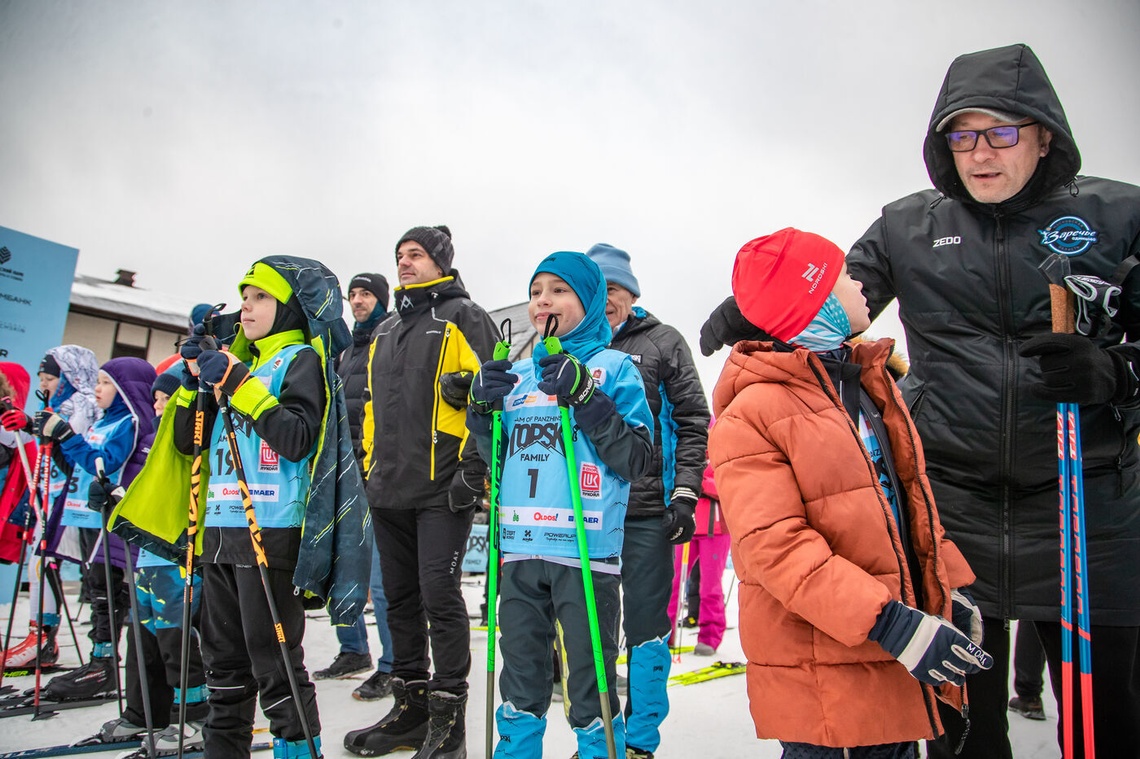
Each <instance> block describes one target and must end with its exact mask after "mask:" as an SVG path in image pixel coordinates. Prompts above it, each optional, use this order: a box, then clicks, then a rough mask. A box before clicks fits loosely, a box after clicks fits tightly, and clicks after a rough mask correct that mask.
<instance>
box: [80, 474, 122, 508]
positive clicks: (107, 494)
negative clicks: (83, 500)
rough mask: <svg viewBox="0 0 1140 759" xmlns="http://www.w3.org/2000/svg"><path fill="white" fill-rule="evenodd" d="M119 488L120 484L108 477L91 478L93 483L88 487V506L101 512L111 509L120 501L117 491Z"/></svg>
mask: <svg viewBox="0 0 1140 759" xmlns="http://www.w3.org/2000/svg"><path fill="white" fill-rule="evenodd" d="M117 488H118V485H116V484H115V483H113V482H111V481H110V480H109V479H107V478H106V477H96V478H95V479H93V480H91V485H90V486H89V487H88V488H87V508H89V509H91V510H92V511H98V512H100V513H106V512H108V511H110V510H111V509H112V508H114V506H115V504H116V503H118V502H119V499H118V498H117V497H116V493H115V491H116V489H117Z"/></svg>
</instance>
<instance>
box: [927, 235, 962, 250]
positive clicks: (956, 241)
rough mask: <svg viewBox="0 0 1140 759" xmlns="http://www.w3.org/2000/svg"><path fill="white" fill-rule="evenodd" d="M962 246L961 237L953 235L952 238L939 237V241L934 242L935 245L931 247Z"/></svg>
mask: <svg viewBox="0 0 1140 759" xmlns="http://www.w3.org/2000/svg"><path fill="white" fill-rule="evenodd" d="M961 244H962V238H961V237H959V236H958V235H951V236H950V237H939V238H938V239H937V240H935V241H934V244H933V245H931V246H930V247H931V248H941V247H942V246H943V245H961Z"/></svg>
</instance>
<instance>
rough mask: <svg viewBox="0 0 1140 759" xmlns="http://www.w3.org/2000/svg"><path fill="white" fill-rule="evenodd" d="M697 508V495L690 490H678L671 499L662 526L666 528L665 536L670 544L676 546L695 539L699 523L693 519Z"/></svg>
mask: <svg viewBox="0 0 1140 759" xmlns="http://www.w3.org/2000/svg"><path fill="white" fill-rule="evenodd" d="M696 507H697V494H696V493H694V492H693V491H692V490H690V489H689V488H683V487H682V488H677V489H675V490H674V491H673V495H672V496H671V497H670V498H669V507H668V508H667V509H665V516H663V517H662V519H661V526H662V527H664V528H665V535H666V536H667V537H668V538H669V542H670V543H672V544H673V545H675V546H679V545H682V544H684V543H688V542H689V541H690V540H692V539H693V533H694V532H695V531H696V529H697V522H696V520H695V519H694V518H693V511H694V510H695V509H696Z"/></svg>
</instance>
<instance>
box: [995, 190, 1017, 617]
mask: <svg viewBox="0 0 1140 759" xmlns="http://www.w3.org/2000/svg"><path fill="white" fill-rule="evenodd" d="M994 226H995V230H994V231H995V234H994V238H995V241H996V250H995V253H996V263H997V277H998V305H999V308H998V312H999V315H1000V317H1001V335H1002V383H1001V388H1000V389H999V392H1001V397H1002V402H1001V420H1000V427H999V436H1000V440H1001V459H1000V464H999V468H998V481H999V482H1000V483H1001V488H1000V494H1001V498H1000V502H999V503H998V507H999V508H1000V510H1001V548H1000V553H999V555H998V576H999V577H1000V578H1001V579H1000V586H999V587H998V609H999V610H1000V612H1001V615H1002V617H1003V618H1005V619H1009V618H1010V617H1011V616H1012V614H1013V597H1012V595H1011V594H1010V588H1012V587H1013V560H1012V550H1013V546H1012V540H1013V539H1012V536H1011V535H1010V528H1011V525H1012V521H1013V515H1012V514H1011V513H1010V512H1011V508H1010V486H1009V477H1010V472H1012V471H1013V464H1014V462H1013V432H1012V430H1013V429H1014V421H1015V420H1014V406H1015V403H1014V398H1013V395H1014V390H1015V388H1016V377H1015V374H1014V363H1015V356H1016V346H1015V345H1014V339H1013V304H1012V301H1013V295H1012V288H1011V284H1010V283H1011V281H1012V278H1011V276H1010V272H1009V251H1008V248H1007V247H1006V239H1005V227H1004V225H1003V223H1002V217H1001V215H1000V214H997V213H995V214H994Z"/></svg>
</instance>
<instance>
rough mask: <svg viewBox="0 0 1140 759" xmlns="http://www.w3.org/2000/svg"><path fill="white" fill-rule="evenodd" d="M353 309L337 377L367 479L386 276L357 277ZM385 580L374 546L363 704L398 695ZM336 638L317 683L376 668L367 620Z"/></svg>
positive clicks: (352, 284)
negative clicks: (369, 408)
mask: <svg viewBox="0 0 1140 759" xmlns="http://www.w3.org/2000/svg"><path fill="white" fill-rule="evenodd" d="M348 305H349V308H350V310H351V311H352V319H353V321H354V322H355V324H354V325H353V327H352V345H350V346H349V347H347V348H345V349H344V351H343V352H342V353H341V354H340V355H339V356H337V359H336V373H337V376H338V377H340V379H341V382H343V383H344V401H345V407H346V408H347V411H348V429H349V433H350V434H351V436H352V451H353V453H354V454H355V456H356V461H357V463H358V464H361V470H362V471H361V474H363V462H364V446H363V444H362V443H361V439H360V438H361V432H360V430H361V425H362V419H361V417H362V416H363V415H364V392H365V390H366V389H367V386H368V347H369V346H370V345H371V344H372V330H374V329H376V325H378V324H379V323H380V322H381V321H383V320H384V318H385V317H386V316H387V315H388V280H387V279H386V278H385V277H384V275H383V274H375V273H369V272H364V273H361V274H357V275H356V276H355V277H353V278H352V279H351V280H350V281H349V283H348ZM383 577H384V576H383V573H382V571H381V568H380V553H379V551H378V550H377V549H376V547H375V544H373V549H372V572H371V574H370V579H369V582H368V590H369V594H370V595H371V597H372V609H373V611H374V612H375V614H376V634H377V636H378V637H379V638H380V648H381V653H380V658H379V659H377V660H376V671H375V672H373V673H372V675H371V676H370V677H369V678H368V679H367V680H365V681H364V683H363V684H361V685H360V686H359V687H358V688H356V690H354V691H353V692H352V697H353V698H355V699H358V700H360V701H378V700H380V699H381V698H384V697H385V696H388V695H391V693H392V635H391V633H390V632H389V631H388V599H387V598H386V597H385V596H384V580H383ZM336 638H337V642H339V643H340V652H339V653H338V654H337V656H336V658H335V659H334V660H333V663H332V664H331V665H329V666H328V667H327V668H326V669H322V670H318V671H317V672H314V673H313V678H314V679H317V680H325V679H330V678H335V679H343V678H346V677H350V676H352V675H355V674H357V673H359V672H367V671H368V670H370V669H372V656H371V653H370V651H369V646H368V628H367V626H366V625H365V623H364V617H363V616H361V617H358V618H357V620H356V624H355V625H353V626H352V627H344V626H339V627H337V628H336Z"/></svg>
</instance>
